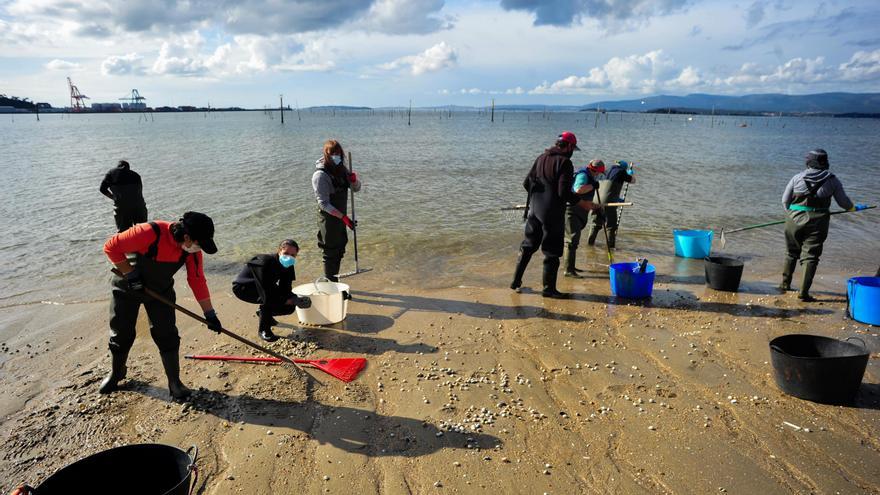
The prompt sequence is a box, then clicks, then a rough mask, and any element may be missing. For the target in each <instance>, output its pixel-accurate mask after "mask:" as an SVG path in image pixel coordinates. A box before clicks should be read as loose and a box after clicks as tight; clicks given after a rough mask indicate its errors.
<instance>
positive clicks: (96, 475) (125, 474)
mask: <svg viewBox="0 0 880 495" xmlns="http://www.w3.org/2000/svg"><path fill="white" fill-rule="evenodd" d="M197 457H198V450H197V449H196V448H195V447H191V448H190V450H187V451H183V450H181V449H179V448H177V447H174V446H171V445H162V444H157V443H145V444H135V445H125V446H123V447H116V448H113V449H110V450H105V451H103V452H98V453H97V454H94V455H91V456H89V457H86V458H84V459H80V460H79V461H76V462H74V463H73V464H70V465H68V466H66V467H64V468H62V469H60V470H58V471H57V472H55V474H53V475H52V476H49V478H47V479H46V481H44V482H42V483H40V484H39V485H37V486H36V487H35V488H33V489H31V490H26V491H25V493H27V494H33V495H70V494H74V493H84V494H85V493H88V494H90V495H110V494H120V493H125V494H126V495H186V494H188V493H190V483H191V481H192V478H193V472H194V470H195V464H196V459H197Z"/></svg>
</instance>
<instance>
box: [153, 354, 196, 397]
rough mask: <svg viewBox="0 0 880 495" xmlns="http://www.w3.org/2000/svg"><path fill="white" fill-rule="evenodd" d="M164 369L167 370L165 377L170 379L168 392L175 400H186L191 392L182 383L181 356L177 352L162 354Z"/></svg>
mask: <svg viewBox="0 0 880 495" xmlns="http://www.w3.org/2000/svg"><path fill="white" fill-rule="evenodd" d="M159 356H160V357H161V358H162V367H164V368H165V376H167V377H168V391H169V392H171V397H174V398H175V399H179V400H180V399H186V398H187V397H189V395H190V393H191V391H190V389H188V388H187V387H186V385H184V384H183V383H182V382H181V381H180V355H179V354H178V353H177V351H176V350H175V351H168V352H162V353H160V354H159Z"/></svg>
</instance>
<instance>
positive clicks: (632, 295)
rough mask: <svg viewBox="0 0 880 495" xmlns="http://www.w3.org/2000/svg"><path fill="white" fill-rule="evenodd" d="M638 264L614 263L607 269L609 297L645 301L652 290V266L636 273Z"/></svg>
mask: <svg viewBox="0 0 880 495" xmlns="http://www.w3.org/2000/svg"><path fill="white" fill-rule="evenodd" d="M638 267H639V264H638V263H614V264H613V265H611V266H610V267H609V268H608V274H609V280H610V281H611V295H614V296H617V297H623V298H627V299H646V298H649V297H651V293H652V292H653V290H654V275H655V270H654V265H648V266H647V268H646V269H645V273H638V272H637V271H633V270H638Z"/></svg>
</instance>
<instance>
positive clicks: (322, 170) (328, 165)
mask: <svg viewBox="0 0 880 495" xmlns="http://www.w3.org/2000/svg"><path fill="white" fill-rule="evenodd" d="M315 169H316V170H315V173H314V174H312V188H313V189H314V190H315V199H317V201H318V247H319V248H320V249H321V252H322V253H323V258H324V276H325V277H327V278H328V279H329V280H330V281H332V282H338V281H339V278H338V277H337V275H338V274H339V267H340V266H341V265H342V257H343V256H344V255H345V245H346V244H348V234H347V232H346V230H345V229H346V228H349V229H354V228H355V226H356V225H357V222H355V221H354V220H352V219H351V218H349V216H348V190H349V189H351V190H352V191H355V192H357V191H360V190H361V183H360V180H358V176H357V174H355V173H353V172H352V173H349V171H348V169H347V168H346V166H345V153H344V152H343V150H342V145H340V144H339V142H338V141H335V140H333V139H330V140H328V141H327V142H326V143H324V152H323V154H322V155H321V157H320V158H318V160H317V161H316V162H315Z"/></svg>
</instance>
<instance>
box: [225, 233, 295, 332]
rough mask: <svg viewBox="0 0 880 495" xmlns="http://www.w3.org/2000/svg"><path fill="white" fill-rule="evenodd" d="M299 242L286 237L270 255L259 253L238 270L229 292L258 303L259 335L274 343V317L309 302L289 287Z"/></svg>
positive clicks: (293, 273)
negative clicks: (276, 250)
mask: <svg viewBox="0 0 880 495" xmlns="http://www.w3.org/2000/svg"><path fill="white" fill-rule="evenodd" d="M297 254H299V245H298V244H297V243H296V241H294V240H293V239H285V240H283V241H281V244H280V245H279V246H278V252H277V253H273V254H258V255H256V256H254V257H253V258H251V259H250V261H248V262H247V264H245V266H244V268H243V269H242V270H241V273H239V274H238V276H237V277H235V281H234V282H232V293H233V294H235V297H237V298H239V299H241V300H242V301H245V302H249V303H253V304H259V305H260V309H259V310H257V317H258V318H259V319H260V324H259V329H258V331H259V334H260V338H262V339H263V340H265V341H266V342H274V341H276V340H278V337H277V336H276V335H275V334H274V333H272V326H273V325H277V324H278V322H277V321H276V320H275V318H273V316H280V315H289V314H291V313H293V312H294V311H295V310H296V308H297V307H300V308H308V307H310V306H311V305H312V302H311V300H310V299H309V298H308V297H298V296H297V295H295V294H294V293H293V292H292V291H291V288H292V286H293V281H294V280H296V270H295V269H294V264H295V263H296V256H297Z"/></svg>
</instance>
